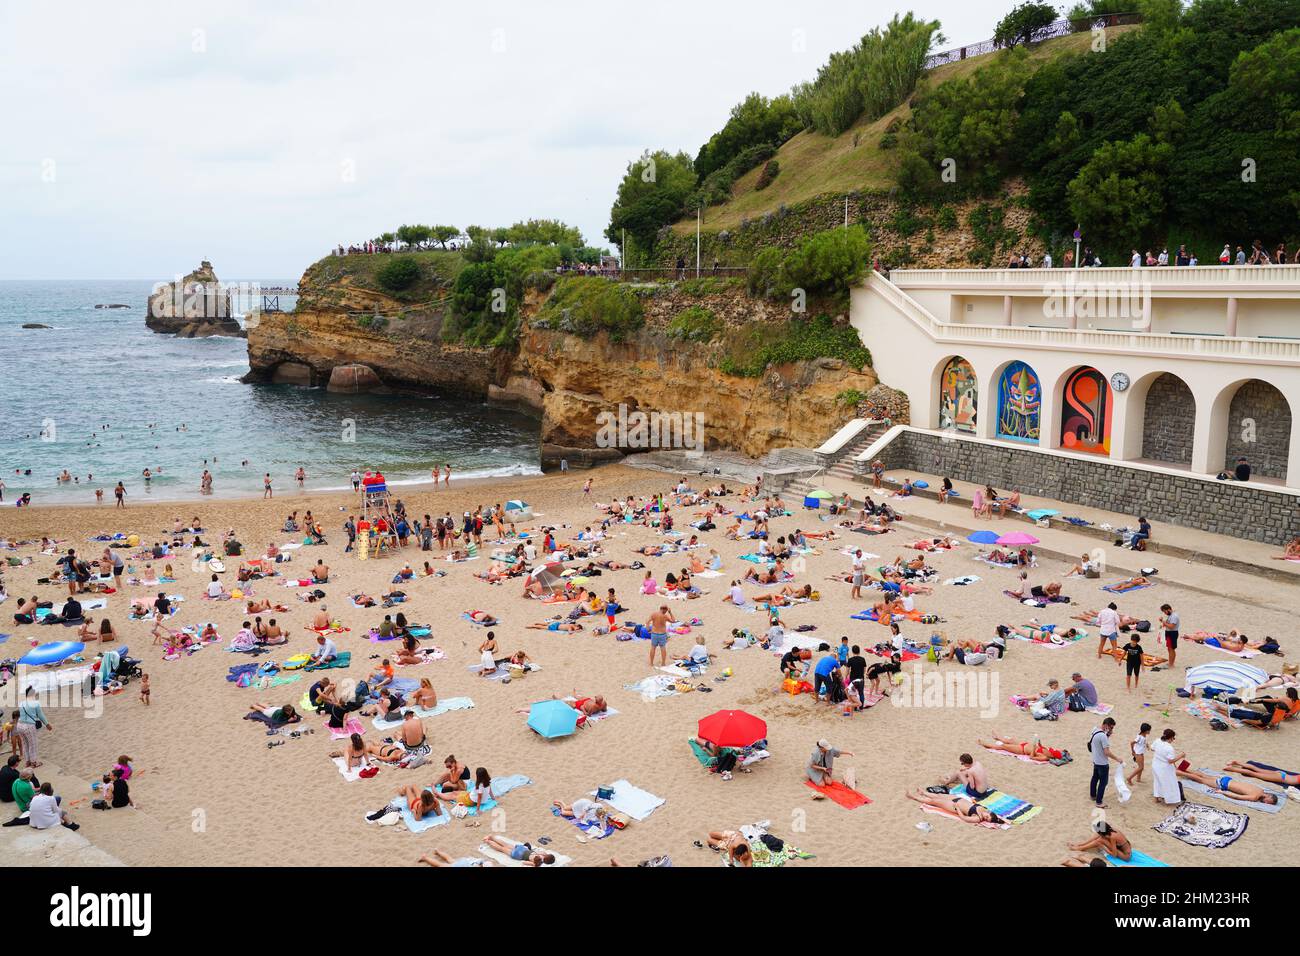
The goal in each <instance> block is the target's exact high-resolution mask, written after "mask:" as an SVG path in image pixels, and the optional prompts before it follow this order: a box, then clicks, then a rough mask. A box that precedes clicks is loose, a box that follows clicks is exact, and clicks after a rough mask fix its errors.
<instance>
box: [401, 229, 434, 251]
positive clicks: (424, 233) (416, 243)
mask: <svg viewBox="0 0 1300 956" xmlns="http://www.w3.org/2000/svg"><path fill="white" fill-rule="evenodd" d="M432 237H433V229H432V228H431V227H429V226H423V225H420V224H418V223H417V224H415V225H411V226H407V225H402V226H398V227H397V240H398V241H399V242H401V243H402V244H403V245H404V246H406V248H408V249H423V248H424V247H425V245H426V244H427V243H428V242H429V240H430V239H431V238H432Z"/></svg>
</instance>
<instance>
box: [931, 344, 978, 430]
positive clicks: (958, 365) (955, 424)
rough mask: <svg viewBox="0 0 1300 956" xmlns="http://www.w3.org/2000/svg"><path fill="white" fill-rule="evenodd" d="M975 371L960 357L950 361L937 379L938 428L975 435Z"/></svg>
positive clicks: (976, 404)
mask: <svg viewBox="0 0 1300 956" xmlns="http://www.w3.org/2000/svg"><path fill="white" fill-rule="evenodd" d="M977 391H978V382H977V381H976V379H975V370H974V369H973V368H971V367H970V362H967V361H966V360H965V359H964V358H962V357H961V356H958V357H956V358H954V359H951V360H950V361H949V362H948V364H947V365H945V366H944V368H943V375H942V376H941V377H940V379H939V427H940V428H944V429H947V428H952V429H955V430H957V431H959V432H970V433H971V434H974V433H975V415H976V411H977V406H978V399H977V398H976V394H977Z"/></svg>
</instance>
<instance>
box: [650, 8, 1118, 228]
mask: <svg viewBox="0 0 1300 956" xmlns="http://www.w3.org/2000/svg"><path fill="white" fill-rule="evenodd" d="M1134 29H1137V28H1136V27H1116V28H1112V29H1111V31H1109V32H1110V34H1111V35H1112V36H1113V35H1116V34H1119V33H1123V32H1127V31H1129V30H1134ZM1091 42H1092V36H1091V34H1090V33H1074V34H1070V35H1069V36H1064V37H1057V38H1055V39H1052V40H1047V41H1045V42H1043V43H1040V44H1037V45H1035V46H1034V47H1032V48H1031V49H1030V56H1031V58H1032V59H1035V60H1041V61H1046V60H1049V59H1051V58H1054V57H1058V56H1061V55H1062V54H1064V53H1070V52H1076V51H1082V50H1086V49H1087V48H1088V47H1089V45H1090V44H1091ZM989 56H990V55H985V56H979V57H972V58H970V59H968V60H960V61H958V62H956V63H948V64H945V65H943V66H941V67H938V68H937V69H935V70H933V71H931V72H930V73H928V74H927V75H926V78H925V80H924V82H926V83H932V84H933V83H943V82H944V81H946V80H950V79H960V78H964V77H967V76H969V75H970V74H971V73H973V72H974V71H975V70H977V69H978V68H979V67H981V66H983V65H984V64H986V63H988V62H989ZM911 112H912V110H911V107H910V106H909V105H908V104H907V103H904V104H903V105H901V106H899V107H897V108H895V109H894V110H893V111H892V112H890V113H887V114H886V115H884V116H882V117H880V118H879V119H877V120H875V121H873V122H864V121H859V122H858V123H856V124H854V125H853V127H852V128H850V129H848V130H847V131H845V132H844V133H843V134H841V135H840V136H837V137H830V136H823V135H822V134H820V133H814V132H807V131H805V132H802V133H799V134H798V135H796V136H795V137H793V138H792V139H790V140H789V141H788V142H787V143H786V144H785V145H784V146H782V147H781V148H780V150H778V151H777V154H776V159H777V161H778V162H779V163H780V169H781V172H780V174H779V175H778V176H777V177H776V179H774V180H773V181H772V182H771V184H770V185H768V186H767V187H766V188H764V189H762V190H757V189H755V188H754V186H755V183H756V182H757V181H758V177H759V174H760V173H761V172H762V166H761V165H760V166H758V167H756V168H755V169H752V170H750V171H749V172H748V173H746V174H745V175H743V176H741V177H740V178H739V179H738V180H736V184H735V186H734V187H733V188H732V193H731V199H730V200H729V201H728V202H726V203H723V204H722V205H720V206H709V207H706V208H705V210H704V223H703V226H704V229H706V230H710V231H715V232H716V231H718V230H721V229H735V228H736V227H737V226H738V225H740V222H741V220H742V219H755V218H757V217H759V216H762V215H763V214H764V213H767V212H771V211H773V210H776V209H778V208H779V207H781V206H793V205H795V204H796V203H799V202H803V201H805V200H808V199H811V198H813V197H814V196H822V195H827V194H832V195H834V194H839V195H843V194H845V193H849V192H853V191H854V190H859V189H888V188H889V187H890V186H893V185H894V164H895V162H896V161H897V155H898V154H897V151H896V150H893V149H888V148H882V146H881V138H882V137H883V136H884V135H885V131H886V129H888V128H889V126H890V125H891V124H892V123H894V122H895V121H897V122H899V123H900V124H901V123H905V122H906V121H907V120H908V118H909V117H910V116H911ZM673 230H674V231H675V232H678V233H688V232H690V233H693V232H694V231H695V219H694V217H693V216H692V217H689V218H687V219H683V220H681V221H680V222H678V223H676V224H675V225H674V226H673Z"/></svg>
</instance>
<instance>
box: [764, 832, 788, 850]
mask: <svg viewBox="0 0 1300 956" xmlns="http://www.w3.org/2000/svg"><path fill="white" fill-rule="evenodd" d="M758 839H759V840H760V841H761V842H762V844H763V846H765V847H767V848H768V849H769V850H771V851H772V852H773V853H780V852H781V851H782V850H784V849H785V841H784V840H782V839H781V838H780V837H775V836H772V834H770V833H764V834H763V835H762V836H760V837H759V838H758Z"/></svg>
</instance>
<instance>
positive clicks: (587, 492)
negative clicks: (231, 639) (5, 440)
mask: <svg viewBox="0 0 1300 956" xmlns="http://www.w3.org/2000/svg"><path fill="white" fill-rule="evenodd" d="M582 496H583V497H584V498H588V497H590V496H591V479H590V478H588V479H587V480H586V481H584V482H583V483H582ZM3 500H4V498H3V496H2V495H0V501H3Z"/></svg>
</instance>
